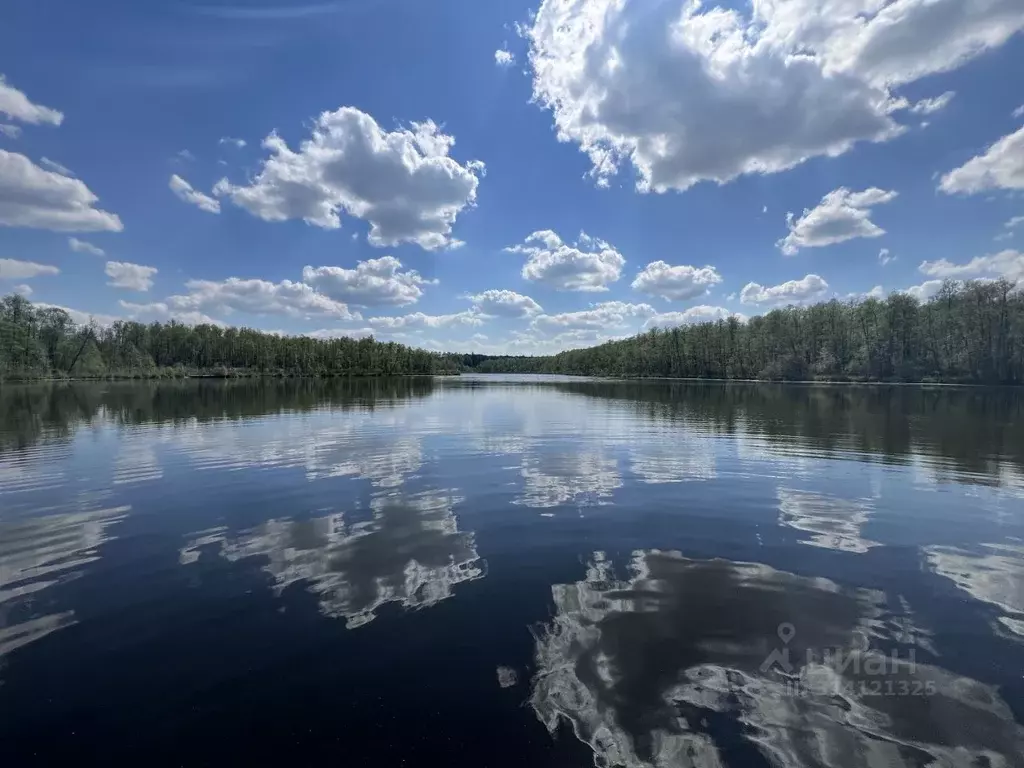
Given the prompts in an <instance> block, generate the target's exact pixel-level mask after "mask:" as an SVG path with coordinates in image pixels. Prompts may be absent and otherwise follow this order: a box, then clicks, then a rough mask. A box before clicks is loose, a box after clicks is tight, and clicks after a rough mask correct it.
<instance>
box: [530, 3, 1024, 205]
mask: <svg viewBox="0 0 1024 768" xmlns="http://www.w3.org/2000/svg"><path fill="white" fill-rule="evenodd" d="M744 6H748V7H749V8H750V11H749V15H747V14H745V13H744V12H743V11H741V10H738V9H735V8H734V9H726V8H722V7H719V6H718V5H716V4H715V3H712V2H707V3H699V2H694V1H693V0H661V1H660V2H623V0H544V2H542V3H541V5H540V8H539V9H538V11H537V13H536V15H535V18H534V21H533V25H532V27H531V28H530V29H529V31H528V33H527V35H528V38H529V41H530V45H531V52H530V63H531V65H532V68H533V76H534V79H533V91H534V97H535V100H536V101H537V103H539V104H540V105H541V106H542V107H545V108H547V109H549V110H550V111H551V113H552V116H553V118H554V122H555V126H556V128H557V131H558V138H559V139H560V140H562V141H568V142H574V143H576V144H577V145H579V147H580V149H581V150H582V151H583V152H585V153H586V154H587V155H588V156H589V157H590V160H591V162H592V164H593V174H594V175H595V176H596V177H597V178H598V180H599V181H601V180H603V181H604V182H607V179H608V177H609V176H610V175H612V174H614V173H615V172H616V171H617V170H618V168H619V167H620V166H621V165H623V164H627V163H628V164H630V165H632V167H633V168H634V169H635V171H636V173H637V176H638V181H637V187H638V189H640V190H641V191H646V190H654V191H657V192H664V191H666V190H671V189H676V190H683V189H686V188H688V187H690V186H691V185H693V184H695V183H697V182H699V181H702V180H712V181H716V182H719V183H724V182H727V181H729V180H731V179H733V178H735V177H737V176H739V175H741V174H745V173H774V172H778V171H782V170H785V169H788V168H792V167H793V166H795V165H798V164H799V163H802V162H804V161H805V160H807V159H808V158H811V157H815V156H823V155H824V156H835V155H840V154H842V153H844V152H846V151H848V150H849V149H850V148H851V147H852V146H853V145H854V144H855V143H856V142H858V141H885V140H888V139H891V138H893V137H894V136H897V135H899V134H900V133H901V132H902V131H903V130H904V129H903V126H901V125H900V124H899V123H898V122H897V121H896V120H895V119H894V118H893V116H892V114H893V112H894V111H895V110H897V109H899V108H901V107H902V106H906V104H905V102H903V103H901V102H900V101H899V100H898V99H897V98H894V97H893V95H892V94H891V93H890V89H891V88H893V87H895V86H897V85H901V84H904V83H908V82H911V81H914V80H917V79H919V78H921V77H924V76H926V75H928V74H932V73H934V72H941V71H948V70H951V69H954V68H956V67H958V66H960V65H961V64H962V63H964V62H965V61H967V60H968V59H970V58H972V57H974V56H976V55H978V54H980V53H982V52H983V51H985V50H988V49H991V48H995V47H997V46H1000V45H1002V44H1003V43H1004V42H1005V41H1006V40H1007V39H1009V37H1010V36H1011V35H1013V34H1014V33H1015V32H1016V31H1017V30H1019V29H1021V28H1022V27H1024V13H1021V9H1020V0H984V1H982V2H977V1H969V0H892V2H882V0H829V2H826V3H823V2H822V0H759V1H758V2H753V3H749V4H744Z"/></svg>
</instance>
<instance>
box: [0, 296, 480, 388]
mask: <svg viewBox="0 0 1024 768" xmlns="http://www.w3.org/2000/svg"><path fill="white" fill-rule="evenodd" d="M462 367H463V359H462V356H460V355H442V354H437V353H435V352H427V351H425V350H422V349H413V348H412V347H407V346H404V345H402V344H396V343H394V342H380V341H376V340H374V339H373V338H365V339H358V340H357V339H350V338H339V339H324V340H320V339H313V338H309V337H291V336H277V335H275V334H269V333H261V332H259V331H254V330H251V329H249V328H221V327H219V326H215V325H196V326H188V325H182V324H181V323H176V322H173V321H172V322H169V323H149V324H145V323H137V322H132V321H126V320H118V321H117V322H115V323H113V324H112V325H110V326H106V327H100V326H98V325H96V324H92V325H86V326H80V325H76V324H75V323H74V322H73V321H72V320H71V317H70V316H69V315H68V313H67V312H65V311H64V310H62V309H56V308H53V307H36V306H33V304H32V303H31V302H29V301H28V300H27V299H25V298H24V297H22V296H18V295H11V296H6V297H4V298H2V299H0V380H2V379H5V378H6V379H34V378H49V377H57V378H60V377H69V378H70V377H128V378H136V377H142V378H147V377H160V376H184V375H214V376H245V375H254V374H255V375H279V376H393V375H406V374H424V375H429V374H446V373H458V372H459V371H460V370H461V369H462Z"/></svg>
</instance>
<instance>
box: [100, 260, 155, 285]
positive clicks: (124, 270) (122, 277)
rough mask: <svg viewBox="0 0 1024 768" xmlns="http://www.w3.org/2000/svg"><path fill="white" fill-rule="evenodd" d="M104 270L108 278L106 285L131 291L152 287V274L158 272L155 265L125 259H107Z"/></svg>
mask: <svg viewBox="0 0 1024 768" xmlns="http://www.w3.org/2000/svg"><path fill="white" fill-rule="evenodd" d="M105 271H106V273H107V277H109V278H110V282H109V283H107V285H109V286H112V287H114V288H127V289H129V290H132V291H148V290H149V289H150V288H152V287H153V275H155V274H156V273H157V272H158V270H157V268H156V267H146V266H143V265H142V264H132V263H131V262H127V261H108V262H107V267H106V270H105Z"/></svg>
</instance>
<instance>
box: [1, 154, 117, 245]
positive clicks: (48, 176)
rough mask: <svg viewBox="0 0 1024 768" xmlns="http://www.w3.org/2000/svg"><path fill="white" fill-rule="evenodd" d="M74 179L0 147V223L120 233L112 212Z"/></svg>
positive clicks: (72, 230) (60, 229)
mask: <svg viewBox="0 0 1024 768" xmlns="http://www.w3.org/2000/svg"><path fill="white" fill-rule="evenodd" d="M97 200H98V198H97V197H96V195H94V194H93V193H92V192H91V191H90V190H89V188H88V187H87V186H85V184H83V183H82V182H81V181H79V180H78V179H69V178H68V177H66V176H62V175H61V174H59V173H54V172H52V171H46V170H43V169H42V168H40V167H39V166H38V165H36V164H34V163H33V162H32V161H31V160H29V159H28V158H27V157H25V156H24V155H19V154H17V153H16V152H5V151H4V150H2V149H0V226H7V227H32V228H35V229H50V230H56V231H58V232H98V231H108V232H120V231H121V230H122V229H124V225H122V224H121V220H120V219H119V218H118V217H117V215H116V214H113V213H108V212H107V211H102V210H99V209H98V208H94V207H93V206H94V205H95V203H96V202H97Z"/></svg>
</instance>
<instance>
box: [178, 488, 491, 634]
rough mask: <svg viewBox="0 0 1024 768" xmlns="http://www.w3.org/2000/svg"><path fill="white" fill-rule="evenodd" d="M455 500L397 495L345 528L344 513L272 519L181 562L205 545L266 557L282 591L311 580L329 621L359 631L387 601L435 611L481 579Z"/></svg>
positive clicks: (214, 540)
mask: <svg viewBox="0 0 1024 768" xmlns="http://www.w3.org/2000/svg"><path fill="white" fill-rule="evenodd" d="M457 501H458V500H457V499H456V498H455V497H453V496H452V495H451V494H450V493H448V492H444V491H440V492H427V493H421V494H413V495H399V494H392V495H384V496H378V497H375V498H374V499H373V501H372V511H373V518H372V519H371V520H368V521H365V522H358V523H348V524H346V521H345V519H344V516H343V515H342V514H341V513H338V514H333V515H327V516H325V517H318V518H313V519H306V520H291V519H279V520H270V521H268V522H266V523H264V524H262V525H260V526H259V527H258V528H255V529H253V530H251V531H247V532H243V533H241V534H239V535H238V536H236V537H232V536H230V535H228V534H227V533H225V532H224V531H223V530H217V531H211V532H207V533H205V534H202V535H199V536H197V537H196V539H195V540H194V541H193V542H191V543H190V544H189V546H188V547H186V548H185V549H184V550H183V551H182V556H181V560H182V563H183V564H186V565H187V564H190V563H194V562H196V560H198V559H199V555H200V550H201V549H202V548H203V547H207V546H217V545H219V547H220V554H221V556H222V557H224V558H226V559H228V560H231V561H236V560H241V559H244V558H249V557H263V558H266V561H267V562H266V565H264V569H265V570H266V571H267V572H268V573H269V574H271V575H272V576H273V577H274V581H275V586H276V589H277V590H278V591H281V590H283V589H285V588H286V587H288V586H290V585H292V584H294V583H296V582H300V581H304V582H308V585H309V590H310V591H311V592H313V593H315V594H316V595H318V596H319V600H320V609H321V611H322V612H323V613H324V614H325V615H327V616H332V617H344V618H345V619H346V620H347V626H349V627H350V628H351V627H357V626H360V625H362V624H366V623H368V622H370V621H372V620H373V619H374V618H376V612H377V609H378V608H380V607H381V606H382V605H384V604H385V603H389V602H396V603H398V604H400V605H401V606H402V607H404V608H408V609H415V608H423V607H426V606H431V605H435V604H436V603H438V602H440V601H441V600H444V599H446V598H448V597H451V596H452V594H453V590H454V588H455V586H456V585H458V584H461V583H464V582H468V581H473V580H475V579H479V578H482V577H483V575H484V564H483V562H482V561H481V560H480V558H479V556H478V555H477V552H476V544H475V541H474V537H473V534H472V533H469V532H465V531H459V529H458V521H457V519H456V517H455V513H454V511H453V506H454V505H455V504H456V503H457Z"/></svg>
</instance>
